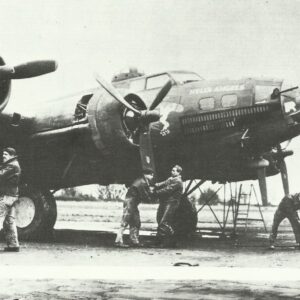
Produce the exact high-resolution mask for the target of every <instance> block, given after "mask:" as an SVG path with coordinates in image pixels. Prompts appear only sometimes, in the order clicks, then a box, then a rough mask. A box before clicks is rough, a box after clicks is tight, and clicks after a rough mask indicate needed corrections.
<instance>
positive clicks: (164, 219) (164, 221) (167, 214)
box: [155, 165, 183, 247]
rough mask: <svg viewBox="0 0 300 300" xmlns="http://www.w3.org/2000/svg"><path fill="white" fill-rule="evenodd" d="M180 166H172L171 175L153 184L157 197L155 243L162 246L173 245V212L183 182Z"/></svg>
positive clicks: (178, 199) (179, 196) (174, 211)
mask: <svg viewBox="0 0 300 300" xmlns="http://www.w3.org/2000/svg"><path fill="white" fill-rule="evenodd" d="M181 172H182V168H181V167H180V166H178V165H176V166H174V167H173V168H172V171H171V177H169V178H168V179H167V180H166V181H163V182H160V183H156V184H155V194H156V195H157V196H158V198H159V206H158V211H157V223H158V228H157V236H156V237H157V244H158V246H163V247H175V246H176V240H175V236H174V223H175V213H176V210H177V208H178V206H179V203H180V200H181V197H182V192H183V183H182V179H181Z"/></svg>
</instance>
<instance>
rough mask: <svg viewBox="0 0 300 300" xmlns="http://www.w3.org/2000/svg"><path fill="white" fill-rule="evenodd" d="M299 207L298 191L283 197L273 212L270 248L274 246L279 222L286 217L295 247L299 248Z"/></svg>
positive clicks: (299, 197)
mask: <svg viewBox="0 0 300 300" xmlns="http://www.w3.org/2000/svg"><path fill="white" fill-rule="evenodd" d="M299 209H300V193H297V194H293V195H286V196H284V197H283V199H282V200H281V202H280V203H279V206H278V208H277V210H276V212H275V214H274V219H273V225H272V232H271V234H270V249H274V248H275V240H276V237H277V233H278V227H279V225H280V223H281V222H282V221H283V220H284V219H285V218H287V219H288V220H289V221H290V223H291V225H292V228H293V232H294V235H295V238H296V243H297V248H298V249H300V224H299V217H298V213H297V210H299Z"/></svg>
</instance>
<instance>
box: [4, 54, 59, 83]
mask: <svg viewBox="0 0 300 300" xmlns="http://www.w3.org/2000/svg"><path fill="white" fill-rule="evenodd" d="M56 69H57V62H56V61H55V60H36V61H31V62H27V63H24V64H20V65H16V66H9V65H6V64H5V63H4V60H3V59H2V58H0V79H1V80H8V79H25V78H31V77H36V76H40V75H44V74H47V73H51V72H54V71H55V70H56Z"/></svg>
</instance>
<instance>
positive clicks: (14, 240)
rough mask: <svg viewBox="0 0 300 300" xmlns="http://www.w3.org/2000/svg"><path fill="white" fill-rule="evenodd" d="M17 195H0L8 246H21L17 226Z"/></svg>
mask: <svg viewBox="0 0 300 300" xmlns="http://www.w3.org/2000/svg"><path fill="white" fill-rule="evenodd" d="M16 200H17V198H16V197H9V196H4V197H0V207H1V208H0V214H1V215H3V216H4V221H3V233H4V238H5V241H6V244H7V247H9V248H10V247H19V241H18V232H17V226H16V209H15V207H14V203H15V201H16Z"/></svg>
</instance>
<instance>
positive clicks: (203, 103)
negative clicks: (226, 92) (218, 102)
mask: <svg viewBox="0 0 300 300" xmlns="http://www.w3.org/2000/svg"><path fill="white" fill-rule="evenodd" d="M199 108H200V109H201V110H211V109H214V108H215V98H213V97H209V98H203V99H200V100H199Z"/></svg>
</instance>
